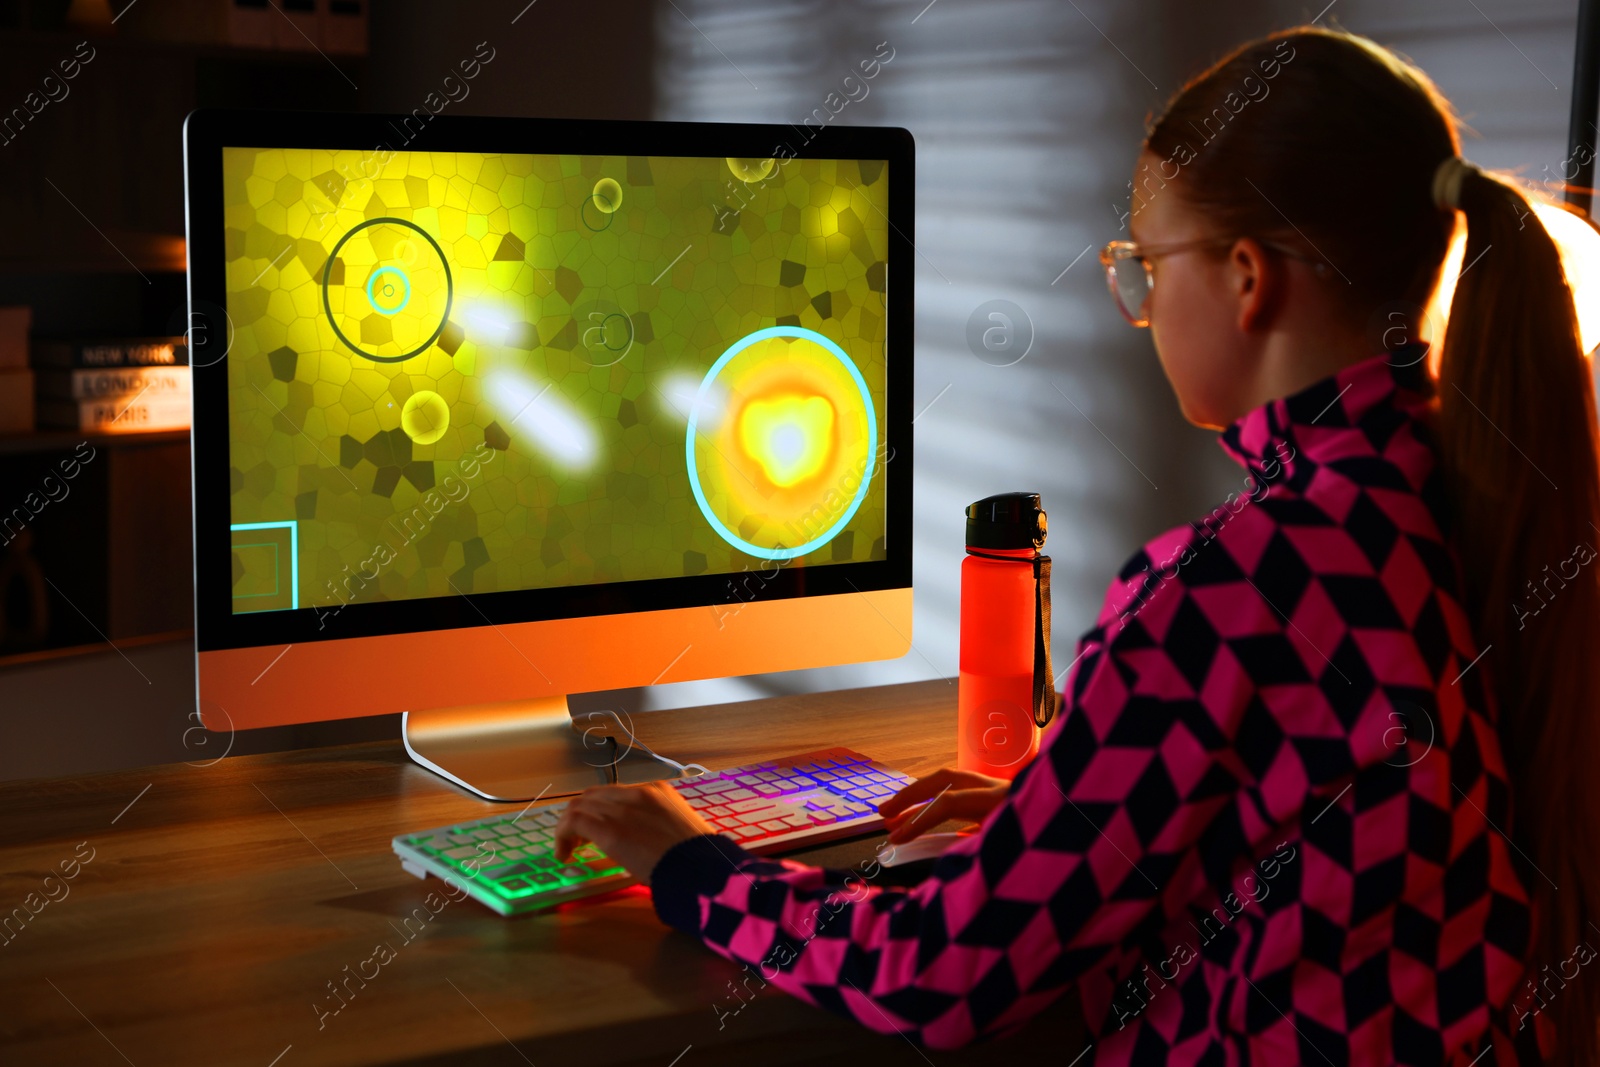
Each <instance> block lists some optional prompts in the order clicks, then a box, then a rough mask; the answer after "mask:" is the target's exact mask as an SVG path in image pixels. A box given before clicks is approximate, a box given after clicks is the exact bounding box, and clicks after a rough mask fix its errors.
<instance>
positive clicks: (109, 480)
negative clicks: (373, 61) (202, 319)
mask: <svg viewBox="0 0 1600 1067" xmlns="http://www.w3.org/2000/svg"><path fill="white" fill-rule="evenodd" d="M196 2H197V3H199V4H200V5H202V6H207V7H209V8H213V9H215V8H219V7H220V8H226V7H227V6H228V5H227V4H226V3H222V4H217V3H212V2H211V0H196ZM163 5H164V6H163ZM90 6H92V5H90ZM125 6H126V0H111V2H110V9H111V10H112V11H117V10H121V9H123V8H124V7H125ZM186 6H193V5H192V4H191V0H162V3H161V4H157V5H152V6H151V7H150V9H149V11H148V12H145V11H141V9H140V8H139V7H131V8H127V10H126V11H125V15H126V17H125V18H121V19H119V20H118V25H116V26H113V27H111V28H110V29H111V30H112V32H111V33H109V34H105V33H97V32H95V31H93V30H90V29H87V28H83V29H78V28H73V27H72V26H70V25H68V24H67V22H66V15H67V11H68V7H69V4H68V0H0V217H4V218H5V219H6V224H5V225H4V226H0V305H12V304H25V305H28V306H29V307H31V308H32V309H33V334H34V336H35V337H36V338H41V339H43V338H63V337H72V336H86V335H95V336H104V337H133V336H160V335H170V334H175V333H180V332H182V324H183V317H184V310H185V303H186V294H185V284H184V270H185V259H184V240H183V229H184V220H183V146H182V128H183V120H184V118H185V116H187V115H188V114H189V112H190V111H192V110H194V109H195V108H198V107H274V108H301V109H307V110H351V111H359V110H362V109H363V105H364V101H363V100H362V97H361V93H360V91H359V90H358V89H356V88H355V86H358V85H362V84H365V82H366V59H365V57H364V56H361V55H350V54H337V53H324V52H317V51H313V50H312V49H310V48H309V47H304V48H298V49H297V47H296V46H295V45H294V43H293V42H290V43H289V45H287V46H274V47H249V46H241V45H234V44H227V43H219V42H217V41H215V40H213V41H199V40H187V41H186V40H171V39H161V38H162V37H167V38H170V37H173V36H174V35H179V36H184V35H187V36H195V35H197V34H198V32H199V31H192V30H191V28H190V27H189V25H187V24H184V25H176V24H171V23H169V24H168V25H166V26H161V25H157V24H156V23H155V21H154V20H155V18H156V16H160V17H163V18H171V17H172V11H171V10H167V9H174V10H176V9H179V8H184V7H186ZM197 10H198V9H197ZM274 17H281V16H276V15H274ZM179 21H180V22H181V21H182V20H179ZM91 51H92V58H91V59H88V60H87V61H83V60H82V59H81V57H83V56H86V55H89V54H90V52H91ZM71 60H77V62H78V66H77V70H76V73H75V74H74V76H73V77H71V78H70V79H65V80H63V79H62V78H61V76H60V75H61V73H62V71H61V64H62V62H63V61H71ZM47 76H54V77H55V79H56V80H55V81H54V82H52V83H51V84H50V85H49V86H48V87H47V86H46V85H45V78H46V77H47ZM44 88H49V89H50V91H51V93H52V94H53V98H50V99H48V102H47V103H44V104H43V106H42V107H40V108H39V110H38V111H37V112H25V114H27V115H28V117H27V119H26V121H24V122H19V121H18V120H16V119H15V118H13V121H12V124H11V126H9V127H7V126H5V125H4V119H5V116H6V115H8V114H10V113H11V112H12V111H13V109H14V108H16V107H19V106H23V105H24V102H25V101H26V100H27V98H28V94H29V93H40V92H41V91H42V89H44ZM40 99H41V97H39V96H35V97H34V106H36V107H37V106H39V104H38V101H39V100H40ZM84 443H87V445H88V446H89V447H90V448H93V449H94V456H95V458H94V459H93V460H92V461H90V462H88V463H85V464H82V466H81V471H80V473H79V474H78V475H77V476H76V477H75V478H73V479H72V480H71V482H70V483H65V484H64V483H62V481H61V479H60V477H59V473H60V464H61V463H62V462H63V461H64V460H67V459H70V458H71V457H72V456H73V455H74V452H75V450H77V449H79V448H80V447H81V446H82V445H83V444H84ZM189 469H190V467H189V434H188V431H186V430H180V431H158V432H153V433H141V434H124V435H103V434H101V435H86V434H82V433H74V432H71V431H64V430H50V429H41V430H38V431H35V432H33V433H30V434H20V435H13V436H0V673H8V672H9V671H10V670H11V669H12V668H13V667H16V668H19V669H20V668H21V667H23V666H24V665H27V664H30V663H35V662H37V661H39V660H40V658H41V657H43V658H49V659H54V658H62V657H65V658H69V659H70V658H72V657H75V656H78V655H93V654H96V653H102V652H104V651H105V650H106V641H107V639H109V640H110V641H112V642H114V643H116V644H117V645H119V646H121V645H124V644H126V643H130V642H131V643H137V642H139V641H143V640H146V639H148V638H149V637H150V636H151V635H158V634H160V635H168V637H169V638H170V637H171V636H172V635H174V634H177V635H183V634H185V633H188V632H191V631H192V626H193V580H192V573H193V557H192V549H191V528H190V487H189V477H190V475H189ZM52 476H55V478H56V480H55V481H53V482H50V483H48V484H50V485H51V486H55V487H56V489H55V491H56V492H57V493H58V494H60V493H62V491H63V488H64V489H65V495H62V496H61V497H60V499H50V498H49V497H48V495H47V494H45V492H44V489H43V487H44V486H45V485H46V484H47V483H46V481H45V479H46V478H49V477H52ZM30 501H31V502H33V504H34V505H35V506H36V507H37V508H38V510H37V511H35V510H32V509H30V507H29V502H30ZM19 509H20V510H19ZM8 520H9V525H7V522H8Z"/></svg>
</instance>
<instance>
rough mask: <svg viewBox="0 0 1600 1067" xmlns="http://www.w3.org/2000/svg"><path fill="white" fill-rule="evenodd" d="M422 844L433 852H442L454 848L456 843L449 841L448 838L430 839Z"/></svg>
mask: <svg viewBox="0 0 1600 1067" xmlns="http://www.w3.org/2000/svg"><path fill="white" fill-rule="evenodd" d="M423 844H424V845H425V846H427V847H428V848H431V849H433V850H434V851H435V852H444V851H447V850H449V849H451V848H454V847H455V846H456V842H454V841H451V840H450V839H449V838H448V837H430V838H428V840H426V841H424V842H423Z"/></svg>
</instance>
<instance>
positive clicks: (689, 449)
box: [684, 326, 878, 559]
mask: <svg viewBox="0 0 1600 1067" xmlns="http://www.w3.org/2000/svg"><path fill="white" fill-rule="evenodd" d="M772 337H795V338H801V339H804V340H807V341H810V342H812V343H813V344H816V345H820V346H821V347H822V348H823V349H825V350H826V351H827V352H828V354H829V355H831V356H833V358H834V359H837V360H838V361H839V362H840V363H841V364H842V365H843V366H844V369H845V370H847V371H849V372H850V378H851V380H852V381H854V382H855V383H856V389H858V390H859V391H860V393H861V404H862V406H863V407H864V408H865V409H866V412H867V469H866V471H865V472H864V473H863V474H862V477H861V484H860V485H859V486H857V487H856V493H855V496H854V497H852V498H851V500H850V506H849V507H847V508H845V509H844V514H842V515H840V516H839V519H838V521H837V522H835V523H834V524H833V525H832V526H830V527H828V528H827V529H826V530H824V531H823V532H822V533H821V534H819V535H817V536H816V537H814V538H812V539H811V540H810V541H807V542H806V543H805V544H803V545H796V546H795V547H794V548H762V547H761V546H760V545H753V544H751V543H750V542H749V541H746V540H745V539H744V538H742V537H740V536H739V535H738V534H736V533H734V532H733V531H732V530H730V529H728V527H727V525H726V524H725V523H723V521H722V520H721V519H719V518H717V516H716V514H715V513H714V512H712V510H711V505H710V504H709V503H707V501H706V494H705V491H704V490H703V489H701V488H700V470H699V467H698V466H697V465H696V464H695V459H694V437H695V432H696V430H697V429H698V427H699V424H700V404H701V402H702V401H703V400H705V398H706V396H707V395H708V394H710V392H711V388H712V386H713V385H714V384H715V383H716V380H717V375H719V374H721V373H722V368H724V367H726V366H727V365H728V363H729V362H730V361H731V360H732V359H733V357H735V356H737V355H738V354H739V353H740V352H743V351H744V350H745V349H747V348H749V347H750V346H751V345H753V344H756V343H758V342H761V341H765V340H767V339H768V338H772ZM684 452H685V455H686V458H687V459H688V463H689V488H690V489H692V490H694V501H695V503H696V504H698V505H700V514H702V515H704V516H705V517H706V521H707V522H709V523H710V524H711V528H712V529H713V530H715V531H717V535H718V536H719V537H721V538H722V539H723V540H724V541H726V542H728V544H730V545H732V546H733V547H734V548H737V549H738V550H739V551H741V552H747V553H749V554H750V555H752V556H756V557H757V558H759V559H795V558H797V557H799V556H803V555H805V554H806V553H807V552H815V551H816V550H817V549H819V548H821V547H822V546H823V545H825V544H827V543H828V542H829V541H832V540H833V539H834V538H835V537H837V536H838V534H839V531H840V530H843V529H844V528H845V525H846V524H847V523H848V522H849V521H850V520H851V519H852V518H854V517H855V513H856V509H857V508H859V507H860V506H861V502H862V501H863V500H865V499H866V497H867V486H868V484H870V483H871V481H872V465H873V457H875V456H876V455H877V454H878V416H877V412H876V410H875V409H874V408H873V406H872V393H871V392H869V391H868V389H867V382H866V379H864V378H862V377H861V371H860V370H858V369H857V367H856V365H855V362H854V361H853V360H852V359H851V358H850V357H849V356H847V355H845V354H844V349H842V348H840V347H839V346H838V345H836V344H834V343H833V342H832V341H831V340H829V339H828V338H826V337H824V336H823V335H822V334H820V333H818V332H817V331H815V330H808V329H806V328H805V327H804V326H768V327H766V328H765V329H761V330H757V331H756V332H755V333H752V334H748V335H746V336H744V337H741V338H740V339H739V340H737V341H735V342H734V343H733V344H731V345H729V346H728V349H727V351H725V352H723V353H722V355H720V356H718V357H717V361H716V362H715V363H713V364H711V369H710V370H708V371H706V376H705V379H704V380H703V381H702V382H701V383H700V391H699V392H698V393H697V394H696V395H695V398H694V406H693V407H692V408H690V409H689V426H688V429H687V430H686V431H685V432H684Z"/></svg>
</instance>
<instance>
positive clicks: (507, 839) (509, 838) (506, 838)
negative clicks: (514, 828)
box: [495, 834, 523, 848]
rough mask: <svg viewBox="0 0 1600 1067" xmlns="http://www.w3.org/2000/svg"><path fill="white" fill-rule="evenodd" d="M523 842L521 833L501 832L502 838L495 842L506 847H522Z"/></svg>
mask: <svg viewBox="0 0 1600 1067" xmlns="http://www.w3.org/2000/svg"><path fill="white" fill-rule="evenodd" d="M522 843H523V842H522V836H521V835H520V834H501V835H500V840H499V841H496V842H495V844H497V845H501V846H503V847H505V848H520V847H521V846H522Z"/></svg>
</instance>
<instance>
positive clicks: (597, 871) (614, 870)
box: [584, 858, 623, 877]
mask: <svg viewBox="0 0 1600 1067" xmlns="http://www.w3.org/2000/svg"><path fill="white" fill-rule="evenodd" d="M584 866H585V867H587V868H588V869H589V871H590V873H592V874H593V875H595V876H596V877H604V876H605V875H608V874H619V873H621V871H622V870H623V867H622V864H620V863H618V862H617V861H616V860H614V859H610V858H606V859H598V860H589V861H587V862H585V863H584Z"/></svg>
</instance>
